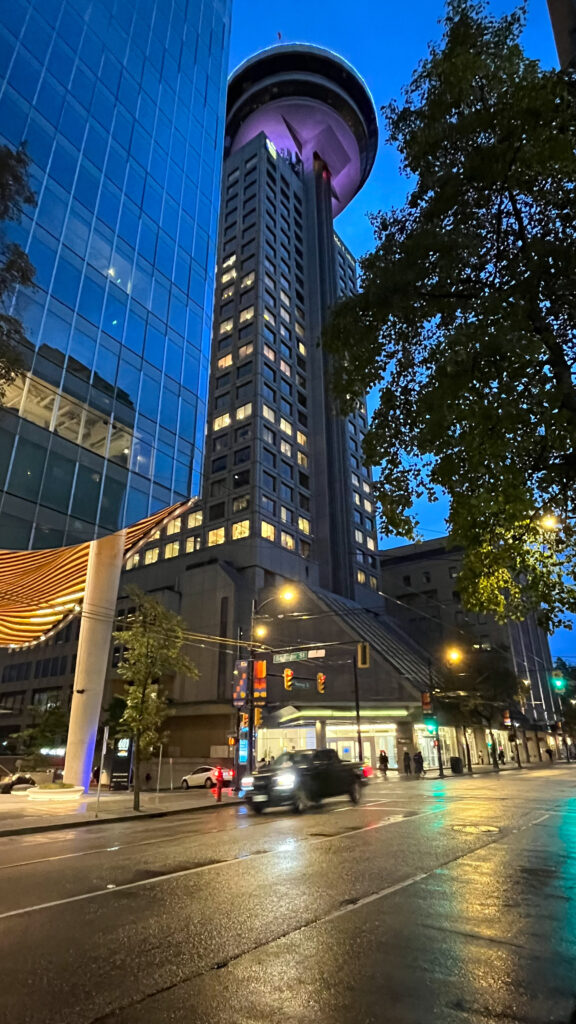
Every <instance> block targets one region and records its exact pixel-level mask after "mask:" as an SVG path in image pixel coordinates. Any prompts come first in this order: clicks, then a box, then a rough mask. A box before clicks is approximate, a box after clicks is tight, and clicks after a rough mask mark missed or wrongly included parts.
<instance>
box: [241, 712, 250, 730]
mask: <svg viewBox="0 0 576 1024" xmlns="http://www.w3.org/2000/svg"><path fill="white" fill-rule="evenodd" d="M240 728H241V729H247V728H248V715H240Z"/></svg>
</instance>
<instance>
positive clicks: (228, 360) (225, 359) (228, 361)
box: [218, 352, 232, 370]
mask: <svg viewBox="0 0 576 1024" xmlns="http://www.w3.org/2000/svg"><path fill="white" fill-rule="evenodd" d="M227 366H232V353H231V352H228V353H227V355H225V356H221V357H220V359H219V360H218V369H219V370H224V369H225V368H226V367H227Z"/></svg>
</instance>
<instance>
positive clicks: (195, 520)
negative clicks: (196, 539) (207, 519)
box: [188, 512, 202, 530]
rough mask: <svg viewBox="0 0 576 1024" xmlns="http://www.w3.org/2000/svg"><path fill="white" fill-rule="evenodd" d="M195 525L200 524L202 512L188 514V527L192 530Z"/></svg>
mask: <svg viewBox="0 0 576 1024" xmlns="http://www.w3.org/2000/svg"><path fill="white" fill-rule="evenodd" d="M195 526H202V512H191V513H190V515H189V516H188V529H189V530H193V529H194V527H195Z"/></svg>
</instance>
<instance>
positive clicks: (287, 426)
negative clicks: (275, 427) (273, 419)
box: [280, 418, 294, 436]
mask: <svg viewBox="0 0 576 1024" xmlns="http://www.w3.org/2000/svg"><path fill="white" fill-rule="evenodd" d="M280 430H283V431H284V433H285V434H288V435H289V436H292V433H293V431H294V428H293V426H292V424H291V423H289V422H288V420H285V419H282V418H281V419H280Z"/></svg>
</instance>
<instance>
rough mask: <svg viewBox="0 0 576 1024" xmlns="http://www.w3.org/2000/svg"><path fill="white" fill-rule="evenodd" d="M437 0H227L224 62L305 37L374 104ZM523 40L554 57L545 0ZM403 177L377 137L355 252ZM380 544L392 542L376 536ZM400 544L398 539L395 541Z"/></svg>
mask: <svg viewBox="0 0 576 1024" xmlns="http://www.w3.org/2000/svg"><path fill="white" fill-rule="evenodd" d="M513 6H514V4H513V3H512V2H509V0H492V3H491V5H490V7H491V10H492V11H493V12H494V13H495V14H501V13H504V12H506V11H510V10H512V8H513ZM443 9H444V5H443V3H442V2H441V0H413V2H412V3H406V2H404V3H398V4H397V3H394V2H392V0H384V2H378V0H356V2H353V3H343V2H342V0H335V2H330V3H329V2H328V0H291V3H290V4H286V5H282V7H280V5H277V4H274V3H270V0H234V8H233V20H232V42H231V50H230V68H231V69H232V68H235V67H236V66H237V65H238V64H240V63H241V62H242V61H243V60H245V59H246V58H247V57H249V56H251V55H252V54H253V53H255V52H256V51H257V50H260V49H263V48H264V47H267V46H273V45H275V44H276V43H278V41H279V40H278V33H279V32H280V33H281V34H282V40H281V41H282V42H283V43H293V42H308V43H315V44H316V45H318V46H325V47H327V48H328V49H330V50H334V51H335V52H336V53H339V54H341V55H342V56H343V57H345V58H346V60H348V61H350V63H351V64H352V65H353V66H354V67H355V68H356V69H357V71H358V72H359V73H360V74H361V75H362V76H363V78H364V79H365V81H366V83H367V85H368V87H369V89H370V91H371V92H372V95H373V97H374V102H375V104H376V106H377V108H378V109H379V108H380V107H381V106H382V105H383V104H384V103H386V102H388V100H390V99H392V98H398V97H400V93H401V89H402V86H403V85H405V84H406V83H407V82H408V81H409V79H410V76H411V73H412V70H413V69H414V67H415V66H416V64H417V63H418V61H419V60H420V58H421V57H422V56H424V55H425V54H426V50H427V44H428V42H429V41H430V40H432V39H437V38H438V37H439V35H440V32H441V27H440V25H439V23H438V22H439V18H440V17H441V16H442V12H443ZM524 44H525V47H526V51H527V53H528V54H529V56H531V57H535V58H537V59H538V60H540V61H541V63H542V65H543V66H544V67H552V66H555V65H556V64H557V58H556V50H555V47H554V39H553V35H552V29H551V26H550V20H549V17H548V9H547V4H546V0H530V3H529V6H528V23H527V27H526V32H525V37H524ZM406 188H407V181H406V179H405V178H404V177H401V176H400V174H399V173H398V159H397V156H396V153H395V151H394V150H393V149H392V148H390V147H388V146H386V145H385V143H384V140H383V139H382V138H381V140H380V147H379V152H378V157H377V160H376V163H375V166H374V169H373V171H372V174H371V177H370V179H369V180H368V182H367V184H366V185H365V186H364V188H363V189H362V191H361V192H360V194H359V195H358V196H357V197H356V199H355V200H353V202H352V203H351V204H350V206H349V207H348V209H347V210H345V211H344V213H342V214H341V216H340V217H339V218H338V219H337V221H336V228H337V230H338V232H339V234H341V235H342V238H343V239H344V241H345V242H346V244H347V245H349V246H350V248H351V250H352V251H353V252H354V253H355V254H356V255H357V256H360V255H362V253H364V252H366V251H367V250H368V249H370V248H372V244H373V236H372V230H371V228H370V224H369V223H368V220H367V216H366V214H367V213H368V212H369V211H374V210H379V209H385V208H387V207H388V206H390V205H398V204H400V203H401V202H402V200H403V198H404V195H405V192H406ZM445 510H446V505H445V503H444V502H442V501H439V502H438V503H437V504H435V505H431V506H425V505H419V506H418V515H419V518H420V524H421V525H420V531H421V534H422V536H423V538H424V539H426V540H431V539H432V538H433V537H438V536H441V535H443V534H444V533H445V532H446V531H445V525H444V518H443V516H444V513H445ZM382 543H383V546H385V547H389V546H390V545H392V544H394V543H397V542H396V541H394V540H393V539H383V541H382ZM399 543H401V541H399ZM552 650H553V654H560V655H563V656H564V655H565V656H567V657H570V656H573V657H574V658H576V636H574V634H573V633H570V632H566V631H564V632H559V633H557V634H556V636H555V637H554V638H553V641H552Z"/></svg>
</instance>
